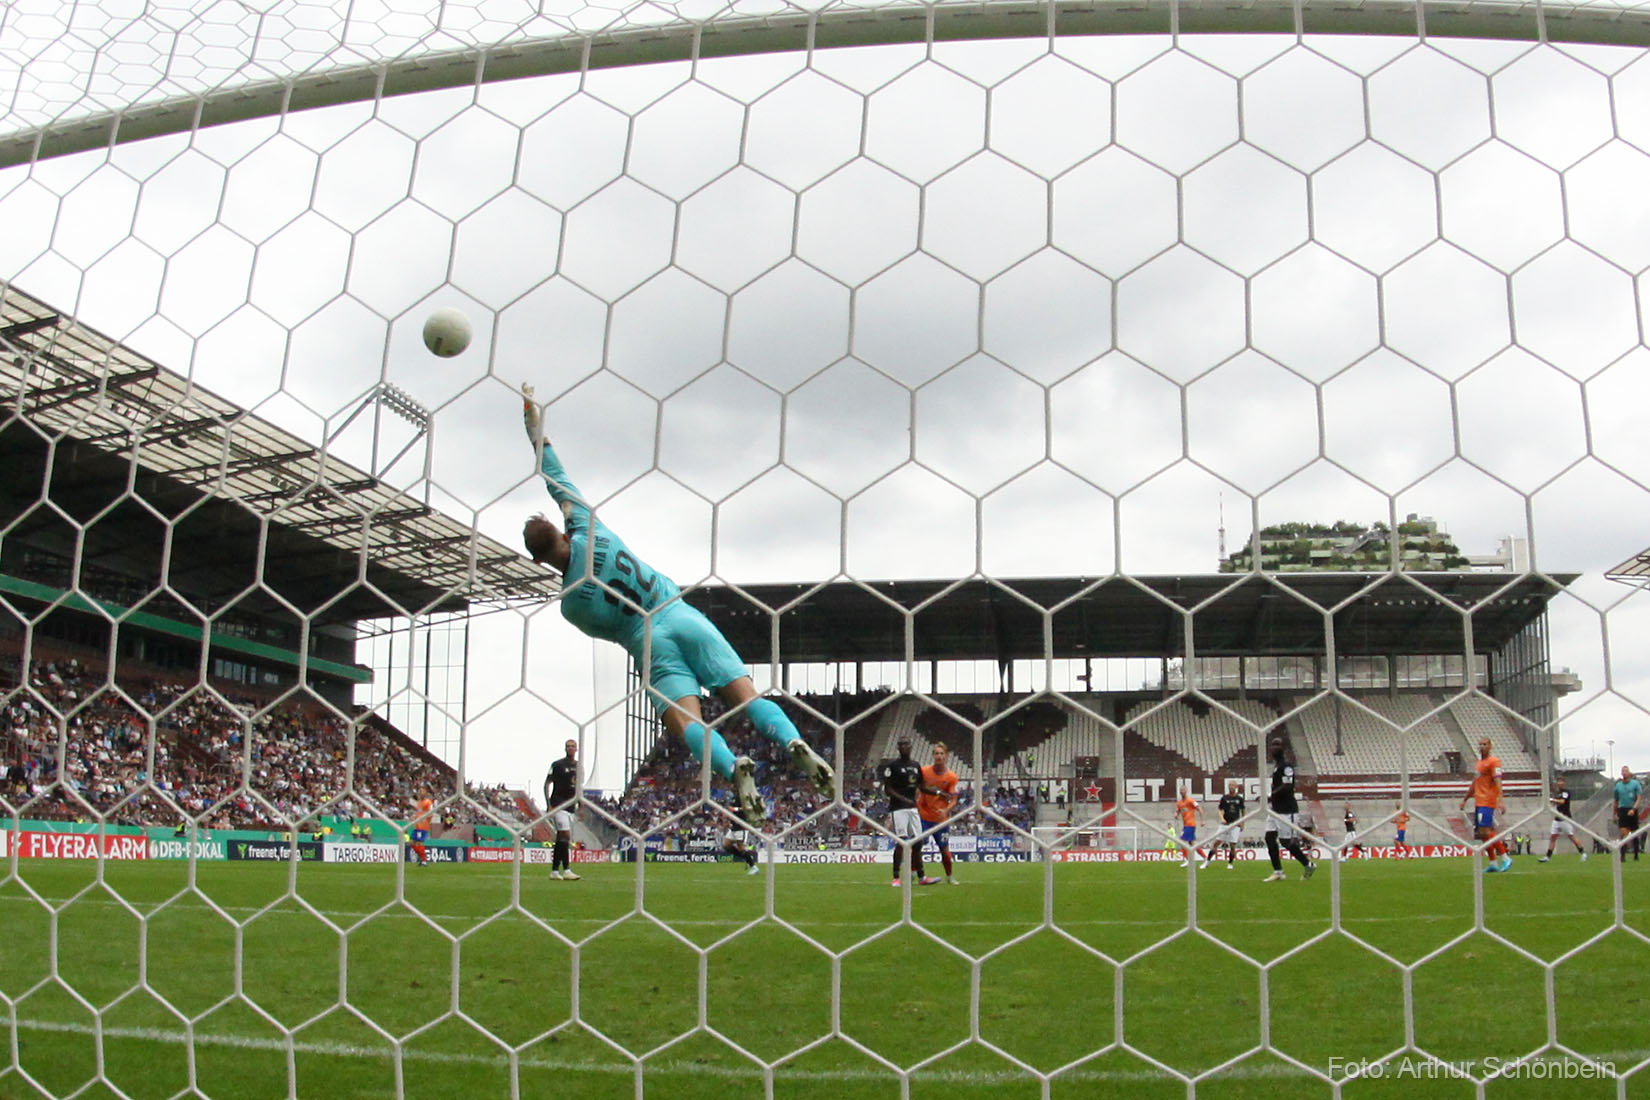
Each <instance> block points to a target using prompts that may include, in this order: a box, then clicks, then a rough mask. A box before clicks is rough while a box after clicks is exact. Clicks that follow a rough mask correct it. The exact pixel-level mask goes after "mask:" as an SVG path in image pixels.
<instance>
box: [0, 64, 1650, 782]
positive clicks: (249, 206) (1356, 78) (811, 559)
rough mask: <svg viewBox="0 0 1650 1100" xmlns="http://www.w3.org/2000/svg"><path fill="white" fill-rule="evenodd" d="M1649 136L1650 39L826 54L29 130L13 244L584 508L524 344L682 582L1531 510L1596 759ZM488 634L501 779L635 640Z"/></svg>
mask: <svg viewBox="0 0 1650 1100" xmlns="http://www.w3.org/2000/svg"><path fill="white" fill-rule="evenodd" d="M7 63H10V62H9V61H8V62H7ZM30 102H31V103H32V101H30ZM28 106H29V104H28V103H25V102H24V100H23V98H22V97H19V98H17V99H15V100H14V101H13V103H12V108H13V109H12V111H11V113H10V114H8V115H7V116H6V117H5V119H3V120H0V132H4V131H10V130H13V129H16V128H17V127H18V125H19V123H20V122H28V121H33V119H32V116H31V115H30V113H29V110H25V109H24V108H25V107H28ZM31 109H32V108H31ZM1646 149H1650V60H1647V59H1646V58H1645V57H1644V55H1643V54H1642V53H1641V52H1640V51H1635V50H1629V49H1619V48H1602V47H1574V48H1555V47H1533V46H1530V45H1528V44H1522V43H1499V42H1448V41H1443V40H1432V41H1431V42H1430V43H1429V45H1427V46H1425V47H1420V46H1417V44H1416V43H1415V42H1414V40H1402V39H1371V38H1357V39H1354V38H1340V39H1331V38H1312V39H1308V40H1306V41H1297V40H1296V39H1293V38H1287V37H1276V36H1246V37H1241V38H1239V37H1223V38H1202V39H1200V38H1185V39H1182V40H1181V42H1180V45H1179V47H1178V48H1176V47H1175V46H1174V45H1173V43H1171V42H1170V41H1169V40H1167V39H1162V38H1150V37H1135V38H1088V39H1073V40H1068V41H1062V42H1060V43H1059V44H1058V45H1057V47H1056V48H1055V49H1054V50H1053V51H1052V52H1051V51H1050V50H1049V49H1048V47H1047V44H1046V43H1044V42H1039V41H1031V42H985V43H966V44H940V45H936V46H935V47H934V48H933V49H932V50H931V51H925V50H924V49H923V48H921V47H920V46H888V47H874V48H859V49H851V50H834V51H820V52H817V53H816V54H814V55H813V56H812V58H811V59H810V58H808V57H805V56H803V55H790V54H784V55H770V56H761V57H752V58H733V59H725V60H717V61H711V62H705V63H702V64H700V65H699V66H698V67H697V69H693V68H690V67H689V66H688V65H686V64H662V65H652V66H646V67H640V68H631V69H624V70H614V71H603V72H592V73H589V74H587V75H585V76H583V77H582V78H581V77H580V76H577V75H574V76H566V77H551V78H542V79H534V80H528V81H517V82H512V83H507V84H496V85H488V86H485V87H482V88H480V89H461V90H458V91H452V92H438V93H424V94H419V95H415V96H408V97H402V98H397V99H390V100H385V101H383V102H381V103H378V104H364V105H352V106H342V107H336V108H328V109H323V110H318V111H311V112H305V113H295V114H290V115H288V116H286V117H284V118H279V119H269V120H256V121H251V122H246V123H240V124H235V125H232V126H225V127H217V128H211V129H204V130H200V131H198V132H196V133H193V134H187V135H182V136H178V137H168V138H157V139H154V140H150V141H146V142H142V143H136V144H132V145H127V146H121V147H118V148H116V149H114V150H112V151H106V152H105V151H100V152H96V153H88V154H80V155H74V156H68V157H63V158H60V159H57V160H51V161H43V162H40V163H38V164H35V165H34V166H32V167H23V168H17V169H11V170H6V171H0V225H4V226H5V227H6V229H5V231H4V233H0V279H4V280H7V281H15V283H16V285H17V286H18V287H19V288H20V289H22V290H25V291H27V292H28V293H30V294H32V295H35V296H37V297H40V298H42V299H45V300H46V301H48V302H51V303H53V304H54V305H56V306H58V307H60V308H63V309H65V310H68V311H71V312H72V313H74V314H75V315H76V316H77V317H78V319H80V320H81V321H83V322H85V323H87V324H89V325H92V326H93V327H96V328H98V329H100V330H103V331H104V332H107V333H109V334H110V335H112V336H115V337H117V338H119V339H121V340H123V341H126V342H127V343H129V344H131V345H132V346H133V347H135V348H137V349H139V350H141V351H143V352H144V353H145V354H148V355H150V356H152V357H154V358H155V359H157V360H158V361H160V362H162V363H164V364H166V365H168V366H169V367H171V368H173V369H176V370H179V371H183V372H188V373H191V374H192V375H193V376H194V377H195V378H196V379H198V380H199V381H200V382H201V383H202V384H204V385H206V386H207V387H209V388H211V389H213V390H215V391H217V392H219V393H222V394H224V395H225V396H227V397H230V398H232V399H234V400H236V401H238V402H242V403H244V404H246V405H247V406H248V407H250V408H253V409H254V410H255V411H257V412H258V413H259V415H262V416H266V417H268V418H270V419H272V420H275V421H277V422H279V423H280V424H282V425H283V426H285V427H287V428H289V429H291V430H293V431H294V432H296V433H297V434H299V435H301V436H304V437H305V438H309V439H321V438H323V437H325V436H326V435H327V434H328V432H329V430H330V429H331V428H332V427H333V426H335V425H336V424H337V423H338V422H339V421H340V420H342V419H343V417H344V416H347V415H348V413H349V412H350V411H351V410H352V409H353V408H354V407H355V404H356V403H357V402H358V401H359V399H360V395H361V394H362V393H363V392H365V391H366V390H367V389H368V388H369V387H370V386H372V385H373V384H375V383H376V382H378V381H380V380H388V381H390V382H393V383H395V384H396V385H398V386H400V387H402V388H403V389H405V390H407V391H408V392H410V393H411V394H412V395H413V396H414V397H415V398H416V399H417V400H419V401H420V402H422V403H424V404H425V405H427V406H428V407H430V408H431V409H432V410H434V411H435V420H434V427H433V429H432V432H431V435H430V438H429V447H428V458H429V482H428V487H429V489H430V492H431V495H432V501H434V502H435V503H436V504H438V506H440V507H441V508H443V510H445V511H447V512H449V513H450V514H452V515H454V516H456V517H457V518H459V519H461V520H463V521H466V522H469V521H474V522H475V523H476V524H477V525H478V526H479V528H480V529H481V530H482V531H483V532H484V533H485V534H487V535H489V536H492V537H494V538H497V539H499V540H500V541H503V542H505V543H507V544H510V545H512V546H513V545H516V543H517V540H518V533H519V529H520V525H521V521H522V519H523V518H524V516H525V515H527V514H529V513H531V512H532V511H535V510H538V509H540V508H542V507H545V506H546V504H547V503H548V500H547V498H546V497H545V496H544V495H543V490H542V487H541V486H540V485H539V484H538V483H537V481H536V479H535V477H534V476H533V475H534V465H533V457H532V454H531V453H530V451H529V449H528V447H527V445H526V443H525V442H524V441H523V438H522V437H521V435H520V434H519V427H518V421H517V404H516V402H515V400H514V399H513V397H512V388H513V387H514V386H516V385H518V384H519V383H520V382H521V381H523V380H531V381H533V382H534V383H535V384H536V385H537V387H538V390H539V395H540V397H541V398H543V399H546V400H548V401H549V402H550V407H549V410H548V420H547V425H546V427H547V432H548V434H549V435H550V436H551V437H552V438H553V439H554V440H555V442H556V443H557V446H558V449H559V450H560V451H561V453H562V455H563V458H564V460H565V461H566V463H567V465H568V468H569V470H570V472H571V473H572V474H573V476H574V477H575V478H576V479H577V481H578V483H579V485H580V487H581V488H582V489H583V490H584V491H585V493H586V495H587V496H588V497H589V498H590V499H592V500H594V501H597V502H599V504H600V511H601V515H602V518H603V519H604V520H605V521H606V522H607V523H608V524H609V525H611V526H612V527H614V528H615V529H616V530H617V531H618V532H619V533H620V534H621V535H623V536H624V537H625V538H626V539H627V541H629V542H630V543H631V545H632V546H633V547H634V548H635V549H636V550H637V551H638V552H639V553H640V554H641V555H642V556H644V557H645V558H646V559H647V560H648V561H650V562H651V563H652V564H654V565H655V566H657V567H658V568H660V569H663V570H665V571H666V572H668V573H670V574H671V575H672V576H674V577H675V578H676V579H677V580H678V581H679V582H681V583H682V584H684V585H688V584H693V583H696V582H701V581H706V580H715V581H723V582H735V583H741V582H744V583H757V582H767V581H824V580H827V579H831V578H833V577H839V576H843V575H852V576H855V577H860V578H867V579H873V578H874V579H883V578H906V577H956V576H963V575H969V574H973V573H976V572H979V573H983V574H988V575H995V576H1006V577H1014V576H1037V575H1044V576H1048V575H1071V574H1086V575H1096V574H1107V573H1111V572H1113V571H1122V572H1125V573H1130V574H1161V573H1176V572H1207V571H1210V570H1212V569H1214V568H1215V564H1216V558H1217V554H1216V548H1217V541H1216V538H1217V536H1216V529H1217V525H1218V522H1219V521H1218V515H1219V512H1218V509H1219V508H1220V507H1221V505H1222V502H1223V504H1224V511H1225V518H1226V527H1227V540H1228V543H1229V545H1231V546H1236V545H1238V544H1240V543H1241V542H1242V541H1243V540H1244V539H1246V538H1247V536H1248V533H1249V532H1250V530H1251V529H1252V526H1253V524H1254V523H1256V522H1258V523H1260V524H1268V523H1277V522H1284V521H1289V520H1314V521H1324V522H1329V521H1334V520H1338V519H1345V520H1352V521H1356V522H1372V521H1375V520H1386V519H1392V518H1396V519H1398V520H1402V519H1403V518H1404V517H1405V516H1406V515H1407V514H1409V513H1412V512H1413V513H1419V514H1422V515H1427V516H1432V517H1434V518H1435V519H1437V521H1438V522H1439V523H1440V524H1441V525H1442V526H1443V527H1444V528H1445V529H1446V530H1448V531H1449V532H1450V533H1451V534H1452V535H1453V536H1454V538H1455V540H1456V542H1457V543H1458V544H1459V545H1460V547H1461V548H1462V549H1463V551H1464V552H1466V553H1468V554H1488V553H1492V552H1494V551H1495V549H1496V547H1497V543H1498V541H1499V540H1500V539H1501V538H1502V537H1504V536H1508V535H1519V536H1526V537H1529V538H1530V539H1531V541H1532V544H1533V546H1534V548H1535V550H1534V553H1535V564H1536V567H1537V568H1540V569H1543V570H1550V571H1553V572H1559V573H1571V572H1575V573H1581V574H1582V577H1581V579H1580V580H1579V581H1578V582H1577V583H1576V584H1575V585H1573V586H1572V587H1571V590H1570V592H1569V593H1568V594H1566V595H1564V596H1561V597H1560V598H1558V599H1557V600H1556V601H1555V602H1554V604H1553V609H1552V610H1553V643H1552V653H1553V660H1554V663H1555V665H1557V666H1561V667H1569V668H1572V669H1574V670H1575V671H1576V672H1577V673H1578V674H1579V675H1580V677H1581V679H1582V681H1583V684H1584V691H1583V692H1581V693H1580V694H1579V695H1575V696H1571V697H1569V698H1567V699H1565V700H1564V701H1563V703H1562V707H1563V711H1564V714H1565V719H1564V722H1563V734H1564V744H1563V751H1564V752H1565V753H1566V754H1568V755H1585V754H1587V753H1589V752H1590V751H1593V749H1594V748H1595V746H1596V748H1597V751H1598V752H1599V753H1600V754H1601V755H1602V754H1603V753H1604V752H1605V751H1606V750H1605V741H1606V739H1610V738H1613V739H1614V740H1615V742H1616V744H1615V747H1614V756H1615V760H1616V763H1617V764H1618V765H1619V764H1621V763H1631V764H1634V765H1636V766H1639V767H1650V715H1647V714H1646V713H1645V707H1646V705H1647V704H1650V615H1647V614H1646V611H1645V608H1646V605H1647V599H1650V597H1647V596H1646V595H1645V594H1644V593H1642V592H1637V591H1635V590H1634V589H1631V588H1628V587H1625V586H1623V585H1620V584H1616V583H1612V582H1608V581H1605V580H1604V579H1603V577H1602V572H1603V570H1604V569H1606V568H1608V567H1610V566H1613V565H1615V564H1617V563H1618V562H1620V561H1622V560H1623V559H1625V558H1627V557H1628V556H1630V555H1631V554H1633V553H1635V552H1636V551H1638V550H1640V549H1642V548H1644V547H1645V546H1646V545H1647V544H1650V493H1647V490H1646V488H1645V486H1646V485H1650V448H1646V447H1645V446H1644V426H1643V425H1644V413H1645V409H1646V408H1647V407H1650V403H1647V401H1646V397H1647V392H1646V391H1647V390H1650V358H1647V354H1650V353H1647V349H1646V345H1645V340H1644V335H1643V331H1644V325H1645V321H1646V318H1647V309H1646V306H1645V302H1644V299H1643V295H1644V292H1645V290H1646V289H1647V288H1650V283H1647V281H1646V279H1645V278H1644V277H1643V275H1642V273H1643V272H1644V271H1645V270H1646V269H1647V268H1650V207H1647V205H1646V204H1645V202H1644V200H1643V197H1644V195H1645V194H1647V193H1650V155H1647V154H1646V153H1645V152H1644V151H1643V150H1646ZM437 306H455V307H458V308H460V309H462V310H464V311H465V312H466V313H467V314H468V315H469V316H470V318H471V319H472V320H473V321H474V322H475V323H476V326H477V339H476V342H475V344H474V346H473V347H472V348H471V349H470V350H469V351H467V352H466V353H464V354H463V355H461V356H459V357H458V358H456V359H453V360H449V361H442V360H437V359H435V358H433V357H432V356H430V355H429V354H428V353H426V352H425V351H424V350H423V348H422V346H421V344H420V343H419V340H418V328H419V325H420V324H421V323H422V319H423V317H424V316H425V315H426V314H427V313H428V312H429V310H430V309H432V308H435V307H437ZM370 442H371V441H370V440H368V439H364V438H362V437H360V436H359V435H354V436H351V437H349V438H348V439H346V440H345V441H344V442H343V443H342V449H343V450H344V452H345V457H346V458H347V459H349V460H351V461H354V462H357V463H358V464H361V465H366V463H367V455H368V453H369V448H370ZM381 442H383V441H381ZM395 446H399V442H396V443H395ZM391 449H392V450H393V447H392V448H391ZM424 453H425V452H424V451H423V450H422V449H420V450H417V451H415V452H414V455H413V459H412V461H411V462H409V463H408V464H404V466H403V467H402V469H401V470H400V471H398V476H403V477H405V478H407V479H408V482H409V484H411V485H412V486H413V487H414V489H415V491H418V492H422V491H423V489H424V488H425V483H424V482H422V481H419V480H417V479H418V478H419V477H420V475H421V471H420V470H418V469H415V468H413V466H414V465H416V463H417V462H419V461H422V458H423V455H424ZM476 630H477V635H476V641H475V642H474V643H472V679H471V687H470V713H471V715H472V719H473V721H472V724H471V728H470V737H469V742H468V754H469V755H468V761H467V764H468V770H469V774H470V775H471V776H472V777H473V778H476V779H480V780H484V781H497V780H505V781H509V782H512V783H518V784H522V785H526V786H528V787H529V788H532V787H536V785H537V783H538V780H539V778H540V777H541V776H542V774H543V772H544V769H545V766H546V765H547V763H548V761H549V760H550V759H551V757H552V756H554V755H557V752H556V750H555V748H554V746H558V745H559V744H560V743H561V741H562V739H563V738H564V736H567V735H572V734H575V733H576V731H577V729H578V727H579V724H580V723H588V722H590V721H591V720H592V719H593V718H594V717H595V716H597V715H599V714H602V713H604V712H611V711H612V710H613V708H615V707H618V706H620V705H621V698H620V694H619V693H620V692H621V691H622V679H621V674H622V667H623V666H622V664H621V663H620V662H619V661H618V660H617V657H616V654H617V651H616V650H614V651H612V652H611V653H609V654H607V655H606V656H604V657H603V658H601V659H600V660H599V661H597V662H596V668H597V670H598V671H594V672H593V669H592V661H593V656H592V650H593V647H592V645H591V644H590V643H589V642H588V641H586V640H585V639H583V638H582V637H580V636H578V635H576V634H574V633H573V632H571V631H570V630H569V629H568V628H566V627H565V626H564V625H563V623H562V621H561V619H560V616H559V614H558V613H557V611H556V609H555V608H553V607H552V608H545V609H541V610H540V611H538V612H537V613H536V614H529V613H525V612H521V613H518V612H508V613H504V614H500V615H495V616H491V617H489V618H487V619H485V620H481V621H480V622H478V624H477V627H476ZM747 656H748V657H749V656H752V655H747ZM603 728H604V729H605V728H608V727H603ZM621 752H622V750H621V749H620V748H619V745H618V743H617V742H616V741H613V742H607V743H606V744H604V745H603V746H602V748H601V750H600V754H599V756H600V758H599V760H598V762H597V763H598V767H597V771H598V775H597V780H598V782H600V783H602V784H604V785H607V786H617V785H618V784H619V783H620V782H621V780H622V776H621V774H620V771H619V765H620V763H621V760H620V754H621Z"/></svg>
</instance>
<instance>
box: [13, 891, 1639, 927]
mask: <svg viewBox="0 0 1650 1100" xmlns="http://www.w3.org/2000/svg"><path fill="white" fill-rule="evenodd" d="M68 900H69V899H68V898H66V897H62V898H53V897H47V898H46V901H47V902H48V903H50V904H52V905H54V906H58V905H62V904H63V903H64V902H66V901H68ZM310 900H311V903H312V904H313V899H310ZM5 902H13V903H21V904H26V905H32V906H35V907H36V908H38V907H39V905H40V903H39V902H37V901H35V900H34V899H33V898H26V897H14V896H0V904H3V903H5ZM75 904H76V905H106V906H113V907H116V908H120V909H124V908H125V906H123V905H121V903H120V902H118V901H115V900H114V899H113V898H82V899H81V900H80V901H77V902H75ZM134 907H135V908H137V909H138V911H139V912H140V913H141V912H144V907H143V906H142V905H134ZM166 908H167V911H168V912H171V911H174V910H183V909H187V910H199V911H201V912H211V911H212V909H213V907H212V906H208V905H206V904H204V903H203V902H192V901H178V902H173V903H172V904H171V905H169V906H167V907H166ZM216 908H218V909H222V910H223V911H224V912H226V913H257V912H262V911H264V910H265V909H266V908H268V907H267V906H263V905H218V906H216ZM317 908H319V909H320V911H321V912H322V914H324V915H325V916H327V917H330V918H331V919H332V920H334V921H337V922H338V923H341V924H352V923H354V922H355V921H358V920H361V919H362V918H363V917H369V916H374V915H376V916H377V917H378V918H379V919H380V920H426V919H427V920H433V921H453V922H455V923H464V924H475V923H478V922H480V921H484V920H487V919H489V918H491V917H492V916H493V915H494V914H495V913H497V912H498V910H496V909H495V910H493V911H492V912H489V913H429V912H424V911H423V910H420V914H422V915H419V914H414V913H407V912H403V911H401V910H400V909H399V908H395V909H391V910H389V911H387V912H379V911H378V910H371V911H360V912H357V911H355V910H347V909H325V908H321V907H320V906H317ZM527 912H529V913H534V911H533V910H532V909H531V908H529V909H528V910H527ZM649 912H650V913H651V914H652V915H653V916H656V917H661V918H662V919H664V920H666V921H667V922H668V923H669V924H671V925H680V926H682V927H684V928H740V927H743V926H744V925H746V924H749V923H750V921H748V920H738V919H717V920H699V919H694V918H688V917H682V918H673V917H665V916H664V915H663V914H661V913H660V912H659V910H658V909H656V908H655V909H650V910H649ZM1621 912H1622V915H1623V916H1624V917H1630V916H1637V915H1640V914H1650V906H1625V907H1623V908H1622V911H1621ZM628 913H629V909H628V908H627V909H626V911H625V913H624V914H609V915H603V916H593V917H579V916H568V915H566V914H562V913H557V914H554V915H550V914H545V913H534V915H535V916H537V917H538V918H539V919H540V920H545V921H548V922H549V923H550V924H551V925H552V926H554V925H558V924H588V925H593V926H600V925H606V924H611V923H612V922H613V921H614V920H616V919H618V918H619V917H620V916H623V915H626V914H628ZM144 915H145V916H148V915H149V913H144ZM269 915H270V916H290V917H309V915H310V914H309V911H308V910H303V909H298V908H296V907H293V908H286V909H283V908H280V907H276V908H275V909H271V910H269ZM518 915H519V914H518ZM780 916H781V917H784V918H785V919H787V920H789V921H790V922H791V923H792V924H795V925H796V926H797V927H799V928H886V927H887V926H888V925H889V924H890V923H892V920H893V918H889V919H888V920H836V921H825V920H795V919H792V918H791V917H789V916H788V915H787V914H786V913H785V912H784V910H783V909H781V910H780ZM1614 916H1615V911H1614V910H1612V909H1567V910H1562V911H1556V912H1523V913H1500V914H1496V913H1491V914H1489V915H1488V917H1487V920H1488V921H1489V923H1490V925H1491V927H1494V926H1495V924H1496V923H1497V922H1498V921H1505V920H1518V921H1530V920H1561V919H1562V920H1570V919H1589V918H1599V919H1603V920H1611V919H1613V918H1614ZM1441 921H1464V922H1466V923H1468V924H1470V923H1472V914H1471V913H1470V912H1461V913H1394V914H1391V915H1385V914H1380V915H1369V916H1360V915H1357V914H1346V913H1343V914H1342V916H1341V923H1342V924H1345V925H1349V926H1351V927H1353V928H1354V929H1355V928H1356V927H1357V926H1358V925H1360V924H1398V923H1402V924H1426V923H1429V922H1433V923H1436V922H1441ZM935 923H936V924H942V925H944V926H945V927H947V928H1030V927H1033V926H1034V925H1040V924H1042V920H1041V919H1040V918H1035V917H1029V916H1028V917H1026V918H1025V919H1024V920H1013V919H1005V920H952V919H950V918H945V917H937V918H936V919H935ZM1054 923H1055V924H1056V925H1058V926H1060V927H1061V928H1085V927H1090V928H1184V927H1185V926H1186V922H1185V921H1184V920H1175V919H1172V918H1168V917H1164V918H1161V919H1157V920H1151V919H1145V918H1125V917H1071V918H1065V917H1060V916H1056V917H1055V919H1054ZM1328 923H1329V917H1328V915H1327V914H1325V915H1324V916H1321V917H1310V916H1307V917H1297V916H1283V915H1281V914H1280V915H1277V916H1264V917H1220V916H1204V917H1200V918H1199V919H1198V927H1199V928H1209V927H1214V926H1220V925H1234V924H1300V925H1310V926H1314V927H1316V926H1320V925H1327V924H1328Z"/></svg>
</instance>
